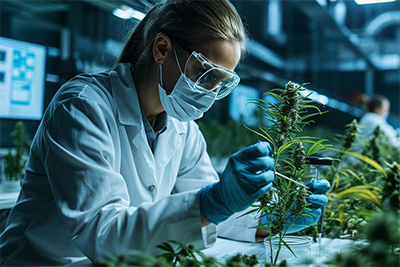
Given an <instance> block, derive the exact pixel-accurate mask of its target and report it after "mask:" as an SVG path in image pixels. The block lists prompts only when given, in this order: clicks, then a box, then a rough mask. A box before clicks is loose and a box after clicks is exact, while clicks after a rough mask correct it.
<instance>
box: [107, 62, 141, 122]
mask: <svg viewBox="0 0 400 267" xmlns="http://www.w3.org/2000/svg"><path fill="white" fill-rule="evenodd" d="M109 75H110V82H111V91H112V94H113V97H114V99H115V101H116V103H117V109H118V119H119V121H120V122H121V123H122V124H125V125H134V126H139V127H140V126H141V125H142V113H141V111H140V104H139V98H138V95H137V92H136V87H135V83H134V81H133V77H132V72H131V64H130V63H119V64H118V65H117V67H116V68H115V69H114V70H113V71H111V72H110V74H109Z"/></svg>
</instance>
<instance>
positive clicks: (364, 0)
mask: <svg viewBox="0 0 400 267" xmlns="http://www.w3.org/2000/svg"><path fill="white" fill-rule="evenodd" d="M354 1H355V2H356V4H357V5H369V4H379V3H389V2H394V1H396V0H354Z"/></svg>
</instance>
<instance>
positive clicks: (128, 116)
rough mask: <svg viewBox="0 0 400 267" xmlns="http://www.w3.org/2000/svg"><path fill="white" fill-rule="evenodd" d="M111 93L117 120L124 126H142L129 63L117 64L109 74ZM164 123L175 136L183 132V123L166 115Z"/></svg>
mask: <svg viewBox="0 0 400 267" xmlns="http://www.w3.org/2000/svg"><path fill="white" fill-rule="evenodd" d="M109 75H110V81H111V91H112V94H113V97H114V99H115V101H116V103H117V110H118V119H119V121H120V122H121V123H122V124H124V125H134V126H138V127H142V126H143V121H142V112H141V108H140V103H139V98H138V95H137V92H136V86H135V83H134V81H133V77H132V68H131V64H130V63H119V64H118V65H117V67H116V68H115V69H114V70H113V71H111V72H110V74H109ZM166 120H167V121H168V122H166V123H167V124H168V125H171V126H173V127H174V128H175V130H176V133H177V134H182V133H184V132H185V129H186V127H185V126H184V125H185V123H182V122H180V121H178V120H176V119H174V118H172V117H170V116H168V115H167V118H166Z"/></svg>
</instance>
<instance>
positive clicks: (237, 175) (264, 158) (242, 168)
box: [199, 142, 275, 224]
mask: <svg viewBox="0 0 400 267" xmlns="http://www.w3.org/2000/svg"><path fill="white" fill-rule="evenodd" d="M270 154H271V146H270V145H269V144H268V143H267V142H258V143H257V144H254V145H252V146H249V147H247V148H244V149H243V150H241V151H239V152H237V153H235V154H233V155H232V156H231V157H230V158H229V161H228V164H227V165H226V168H225V170H224V172H223V173H222V175H221V177H220V181H219V182H217V183H214V184H211V185H207V186H203V187H202V188H201V189H200V191H199V198H200V209H201V211H202V213H203V215H204V217H206V219H207V220H209V221H210V222H212V223H214V224H218V223H220V222H222V221H224V220H226V219H228V218H229V217H230V216H231V215H232V214H233V213H235V212H239V211H242V210H244V209H246V208H248V207H249V206H250V205H251V204H253V203H254V202H255V201H256V200H257V199H258V198H259V197H260V196H262V195H264V194H265V193H266V192H267V191H268V190H269V189H271V187H272V182H273V180H274V174H273V171H272V170H273V168H274V166H275V163H274V161H273V159H272V158H271V157H270Z"/></svg>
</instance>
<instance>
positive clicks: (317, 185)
mask: <svg viewBox="0 0 400 267" xmlns="http://www.w3.org/2000/svg"><path fill="white" fill-rule="evenodd" d="M305 185H306V186H307V187H308V188H309V190H310V191H311V192H312V193H313V194H312V195H309V196H308V201H309V202H310V203H312V204H311V205H309V206H307V207H306V210H305V211H304V212H303V214H308V215H310V216H311V217H310V216H307V215H302V216H299V217H297V219H296V221H295V222H294V223H293V225H292V226H291V227H290V228H289V229H288V230H287V232H286V233H287V234H290V233H294V232H298V231H300V230H303V229H305V228H307V227H309V226H311V225H314V223H316V222H317V221H318V219H319V217H320V216H321V211H322V210H321V208H322V207H323V206H325V205H326V204H327V203H328V198H327V197H326V196H325V194H326V192H328V190H329V188H330V186H331V185H330V184H329V182H328V181H327V180H320V181H317V180H315V179H312V180H311V181H310V182H309V183H306V184H305ZM288 218H289V221H288V223H287V224H286V225H287V226H286V227H288V226H289V225H291V224H292V222H293V219H294V218H295V216H294V215H293V214H289V215H288ZM268 219H269V215H265V216H263V217H262V218H261V223H262V224H266V223H267V221H268Z"/></svg>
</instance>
